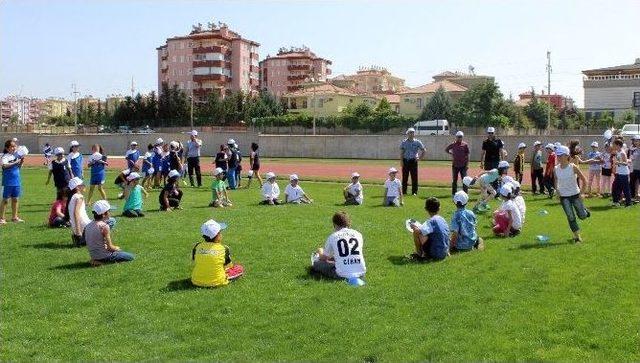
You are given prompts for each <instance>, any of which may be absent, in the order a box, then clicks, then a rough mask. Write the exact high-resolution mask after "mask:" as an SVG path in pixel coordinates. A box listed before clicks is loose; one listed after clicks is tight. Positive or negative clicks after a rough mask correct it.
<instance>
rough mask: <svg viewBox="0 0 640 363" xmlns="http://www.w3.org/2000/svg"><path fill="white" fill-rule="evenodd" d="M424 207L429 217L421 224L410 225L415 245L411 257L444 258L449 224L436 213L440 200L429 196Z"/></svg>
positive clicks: (446, 249) (414, 258)
mask: <svg viewBox="0 0 640 363" xmlns="http://www.w3.org/2000/svg"><path fill="white" fill-rule="evenodd" d="M424 209H425V210H426V211H427V214H428V216H429V219H427V220H426V221H425V222H424V223H423V224H422V225H418V224H412V225H411V228H412V229H413V244H414V247H415V252H414V253H412V254H411V258H412V259H413V260H417V261H424V260H435V261H439V260H444V259H445V258H446V257H447V256H448V255H449V225H448V224H447V221H445V220H444V218H442V217H441V216H440V215H439V214H438V212H439V211H440V201H439V200H438V198H435V197H429V198H427V200H426V201H425V204H424Z"/></svg>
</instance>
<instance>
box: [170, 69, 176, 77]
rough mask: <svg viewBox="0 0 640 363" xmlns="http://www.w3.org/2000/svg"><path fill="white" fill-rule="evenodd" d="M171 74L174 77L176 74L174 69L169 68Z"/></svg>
mask: <svg viewBox="0 0 640 363" xmlns="http://www.w3.org/2000/svg"><path fill="white" fill-rule="evenodd" d="M171 75H172V76H174V77H175V76H176V70H175V69H172V70H171Z"/></svg>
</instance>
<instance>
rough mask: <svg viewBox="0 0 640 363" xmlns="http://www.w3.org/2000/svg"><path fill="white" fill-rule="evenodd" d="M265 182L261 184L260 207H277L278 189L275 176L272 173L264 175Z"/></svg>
mask: <svg viewBox="0 0 640 363" xmlns="http://www.w3.org/2000/svg"><path fill="white" fill-rule="evenodd" d="M265 178H267V182H266V183H264V184H262V198H263V199H262V202H260V204H262V205H279V204H280V203H281V202H280V201H279V200H278V197H279V196H280V187H279V186H278V183H276V175H275V174H274V173H272V172H268V173H267V174H265Z"/></svg>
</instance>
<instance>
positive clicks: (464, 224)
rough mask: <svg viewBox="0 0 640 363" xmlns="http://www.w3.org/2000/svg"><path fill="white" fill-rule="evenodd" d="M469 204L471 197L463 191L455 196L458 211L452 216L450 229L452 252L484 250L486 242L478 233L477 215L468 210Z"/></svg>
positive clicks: (454, 201) (450, 247)
mask: <svg viewBox="0 0 640 363" xmlns="http://www.w3.org/2000/svg"><path fill="white" fill-rule="evenodd" d="M468 202H469V195H467V193H465V192H464V191H463V190H460V191H458V192H456V194H454V195H453V203H454V204H455V205H456V211H455V212H453V216H451V226H450V228H449V230H450V231H451V238H450V241H449V250H450V251H451V252H459V251H470V250H473V249H478V250H483V249H484V242H483V240H482V238H480V237H478V233H477V232H476V215H475V214H473V212H472V211H470V210H468V209H466V206H467V203H468Z"/></svg>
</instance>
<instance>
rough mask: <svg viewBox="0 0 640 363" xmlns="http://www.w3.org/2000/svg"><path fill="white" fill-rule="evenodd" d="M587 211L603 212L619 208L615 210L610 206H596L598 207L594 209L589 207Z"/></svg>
mask: <svg viewBox="0 0 640 363" xmlns="http://www.w3.org/2000/svg"><path fill="white" fill-rule="evenodd" d="M587 209H589V210H590V211H594V210H595V211H603V210H609V209H617V208H614V207H612V206H610V205H596V206H593V207H589V208H587Z"/></svg>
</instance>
